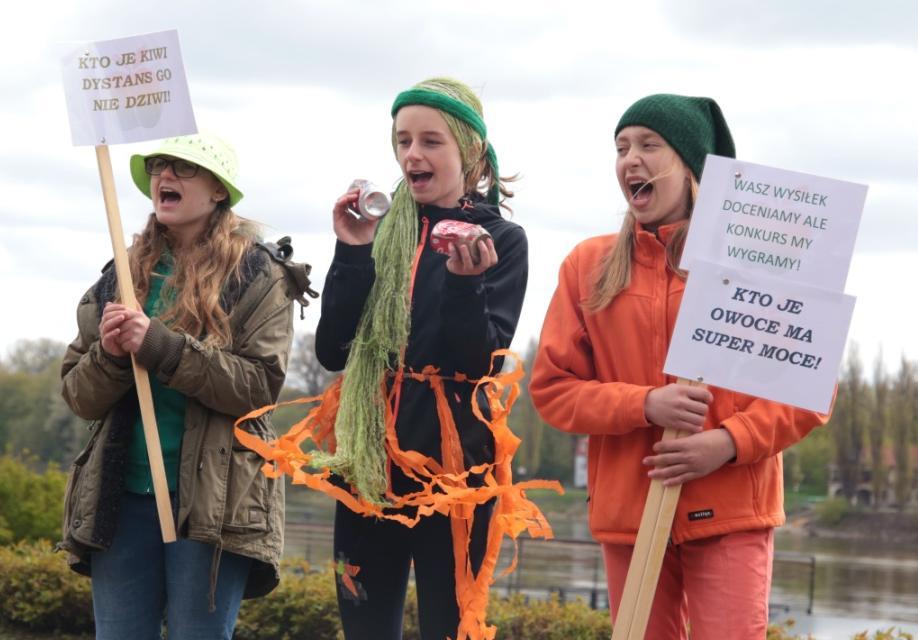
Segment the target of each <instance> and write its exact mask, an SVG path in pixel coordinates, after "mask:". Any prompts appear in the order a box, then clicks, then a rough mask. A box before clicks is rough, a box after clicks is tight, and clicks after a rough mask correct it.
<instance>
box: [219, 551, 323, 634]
mask: <svg viewBox="0 0 918 640" xmlns="http://www.w3.org/2000/svg"><path fill="white" fill-rule="evenodd" d="M340 629H341V623H340V621H339V619H338V601H337V600H336V596H335V579H334V577H333V576H332V574H331V571H330V570H326V571H319V572H310V570H309V564H308V563H306V562H305V561H297V562H289V563H285V564H284V573H283V579H282V580H281V583H280V585H279V586H278V587H277V589H275V590H274V591H272V592H271V593H270V594H269V595H268V596H266V597H264V598H257V599H254V600H246V601H244V602H243V603H242V608H241V609H240V611H239V621H238V622H237V623H236V635H235V637H236V638H237V639H238V640H258V639H260V638H277V640H292V639H294V638H314V639H315V640H336V639H337V638H338V632H339V631H340Z"/></svg>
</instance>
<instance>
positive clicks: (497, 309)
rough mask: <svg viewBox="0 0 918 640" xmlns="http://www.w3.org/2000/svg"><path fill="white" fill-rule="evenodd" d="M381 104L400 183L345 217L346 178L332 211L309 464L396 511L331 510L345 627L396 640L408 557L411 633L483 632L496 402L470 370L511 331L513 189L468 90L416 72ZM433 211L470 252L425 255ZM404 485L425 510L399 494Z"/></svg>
mask: <svg viewBox="0 0 918 640" xmlns="http://www.w3.org/2000/svg"><path fill="white" fill-rule="evenodd" d="M392 116H393V119H394V120H393V127H392V144H393V147H394V150H395V155H396V158H397V160H398V163H399V165H400V167H401V169H402V180H401V182H400V183H399V185H398V187H397V189H396V191H395V194H394V197H393V202H392V208H391V210H390V212H389V213H388V215H387V216H386V217H385V218H383V219H382V222H379V221H372V220H363V219H358V218H356V217H355V216H354V215H352V214H351V213H350V212H349V211H348V209H349V208H356V202H357V199H358V195H359V193H358V191H357V190H354V191H349V192H348V193H345V194H344V195H342V196H341V197H340V198H338V200H337V202H336V203H335V207H334V210H333V221H334V230H335V235H336V236H337V244H336V247H335V257H334V261H333V262H332V265H331V268H330V269H329V272H328V277H327V279H326V282H325V289H324V292H323V296H322V315H321V318H320V320H319V325H318V329H317V333H316V352H317V355H318V358H319V360H320V362H321V363H322V364H323V365H324V366H325V367H326V368H327V369H330V370H332V371H338V370H341V369H343V370H344V376H343V382H342V384H341V388H340V403H339V406H338V412H337V417H336V419H335V423H334V436H335V445H336V446H335V448H334V452H333V453H326V454H318V455H316V456H314V457H313V459H312V464H313V465H314V466H319V467H327V468H329V469H331V470H332V471H333V472H334V473H335V477H336V478H337V480H335V482H337V483H338V485H339V486H340V487H344V488H346V490H348V491H349V492H350V494H351V495H356V497H357V498H358V499H360V500H361V501H362V503H363V504H369V505H375V506H376V507H378V508H379V509H381V511H380V513H383V512H384V513H390V514H391V513H395V514H397V515H396V516H395V518H396V520H397V519H399V518H401V519H402V521H403V522H399V521H394V520H393V519H391V518H390V519H387V518H385V517H383V518H380V517H365V515H366V513H364V514H361V513H355V512H354V510H352V509H349V508H348V507H347V506H345V505H344V504H342V502H340V501H339V503H338V504H337V513H336V519H335V542H334V547H335V557H336V559H337V561H338V563H339V566H340V567H342V568H347V569H348V570H342V571H341V572H339V574H340V576H339V585H338V600H339V608H340V611H341V617H342V621H343V626H344V631H345V635H346V637H347V638H370V637H372V638H381V639H386V638H392V639H395V638H401V637H402V635H401V626H402V618H403V606H404V601H405V593H406V589H407V584H408V575H409V569H410V567H411V565H412V562H413V563H414V571H415V579H416V584H417V593H418V605H419V621H420V629H421V635H422V637H423V638H425V639H428V638H429V639H433V638H436V639H437V640H442V639H443V638H446V637H450V638H465V637H474V638H478V637H488V632H487V631H484V630H483V629H484V626H483V625H484V622H483V609H484V606H485V605H486V602H487V587H486V586H485V587H484V591H483V592H482V589H481V588H480V584H479V583H477V582H476V578H477V577H480V575H479V574H480V573H483V572H488V576H487V577H490V575H492V573H490V572H493V566H491V564H493V562H491V561H489V562H487V563H485V559H486V556H488V551H489V549H490V548H491V547H493V543H491V542H489V541H490V540H491V539H492V538H493V537H494V536H495V530H496V529H495V528H494V527H492V526H491V525H492V523H493V522H494V520H496V519H497V518H496V517H493V513H494V511H495V509H500V508H501V507H500V506H499V505H500V504H501V502H500V500H501V496H502V495H503V494H501V491H502V490H504V489H507V488H508V485H507V482H503V485H504V486H503V489H499V488H497V485H498V484H501V483H499V482H497V481H496V480H495V481H494V482H491V481H490V480H489V478H491V479H493V478H495V474H494V473H493V469H491V468H490V467H489V466H488V465H494V463H495V458H496V455H497V453H499V452H500V451H501V450H502V449H501V447H503V446H505V445H504V444H503V443H502V437H503V436H500V435H499V434H498V432H497V431H495V430H494V427H493V426H492V424H491V418H492V417H493V416H492V410H493V407H494V406H495V405H493V404H491V403H490V401H489V399H488V398H487V397H486V393H485V390H484V388H483V387H482V386H476V384H475V381H476V380H478V379H480V378H483V377H485V376H487V375H488V374H489V372H491V371H500V369H501V366H502V361H503V358H502V357H500V356H495V357H493V358H492V353H493V352H495V351H496V350H499V349H505V348H507V347H508V346H509V345H510V341H511V339H512V338H513V334H514V331H515V330H516V325H517V320H518V318H519V314H520V309H521V307H522V304H523V296H524V293H525V290H526V279H527V241H526V235H525V233H524V232H523V229H522V228H521V227H520V226H518V225H516V224H514V223H512V222H510V221H508V220H506V219H505V218H503V217H502V216H501V214H500V205H501V200H502V199H505V198H509V197H511V196H512V193H511V192H510V191H509V190H508V189H507V188H506V186H505V184H504V182H505V181H503V180H502V179H501V178H500V176H499V173H498V165H497V156H496V154H495V152H494V148H493V147H492V146H491V144H490V143H489V141H488V138H487V129H486V128H485V125H484V121H483V119H482V108H481V103H480V102H479V100H478V98H477V97H476V96H475V95H474V93H473V92H472V91H471V90H470V89H469V88H468V87H467V86H465V85H464V84H462V83H460V82H457V81H455V80H450V79H446V78H437V79H432V80H428V81H426V82H422V83H420V84H418V85H416V86H415V87H413V88H412V89H410V90H408V91H405V92H403V93H401V94H399V96H398V97H397V98H396V100H395V103H394V104H393V106H392ZM443 220H455V221H460V222H464V223H469V224H473V225H480V226H481V227H483V228H484V229H485V230H486V231H487V232H488V234H489V236H484V238H485V239H483V240H479V241H476V242H477V247H472V249H473V250H472V251H470V247H469V246H466V245H461V246H459V245H452V246H451V248H450V249H449V255H443V254H441V253H437V252H436V251H434V250H433V249H432V248H431V238H430V235H431V231H432V230H433V228H434V226H435V225H436V224H437V223H438V222H440V221H443ZM475 249H477V251H475ZM476 253H477V254H478V255H477V256H476V255H475V254H476ZM473 396H475V398H476V399H477V404H476V403H475V402H473ZM479 407H480V409H479ZM476 412H478V416H476ZM479 416H480V417H479ZM473 467H474V469H473ZM448 474H451V475H449V480H440V479H439V478H442V477H446V475H448ZM485 485H488V486H485ZM476 492H477V493H476ZM419 495H426V496H427V498H428V502H427V503H425V504H429V505H433V506H431V508H429V509H426V510H425V509H423V508H421V507H419V506H418V505H419V504H420V502H418V500H411V499H410V498H411V497H412V496H413V497H415V498H416V497H417V496H419ZM458 495H462V496H464V497H463V498H462V499H458V498H457V499H455V500H454V499H452V498H451V497H450V496H458ZM476 496H477V497H476ZM520 496H521V494H520ZM517 508H518V507H517ZM540 515H541V514H539V516H540ZM420 516H424V517H420ZM409 521H410V523H411V526H404V522H409ZM546 528H547V527H546ZM497 540H498V545H499V537H498V538H497ZM491 555H494V556H496V551H494V553H493V554H491ZM491 560H493V558H492V559H491ZM483 563H484V564H486V565H487V566H486V568H485V569H484V570H482V565H483ZM355 567H356V568H355ZM345 578H346V579H345ZM457 581H458V582H457ZM480 582H488V580H483V581H480ZM476 585H478V586H476ZM482 593H483V595H482ZM491 633H492V634H493V630H492V631H491ZM491 637H493V635H492V636H491Z"/></svg>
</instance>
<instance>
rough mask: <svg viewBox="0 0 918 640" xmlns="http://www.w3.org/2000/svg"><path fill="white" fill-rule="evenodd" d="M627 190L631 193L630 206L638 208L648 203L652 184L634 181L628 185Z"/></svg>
mask: <svg viewBox="0 0 918 640" xmlns="http://www.w3.org/2000/svg"><path fill="white" fill-rule="evenodd" d="M628 189H629V190H630V191H631V204H633V205H635V206H638V207H640V206H643V205H645V204H647V203H648V202H649V201H650V196H651V194H652V193H653V183H652V182H644V181H636V182H632V183H630V184H629V185H628Z"/></svg>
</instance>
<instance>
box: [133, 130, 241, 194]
mask: <svg viewBox="0 0 918 640" xmlns="http://www.w3.org/2000/svg"><path fill="white" fill-rule="evenodd" d="M151 156H172V157H173V158H181V159H182V160H187V161H188V162H193V163H195V164H196V165H198V166H200V167H204V168H205V169H207V170H208V171H210V172H211V173H212V174H214V176H215V177H216V178H217V180H219V181H220V182H222V183H223V186H224V187H226V190H227V191H228V192H229V206H231V207H234V206H236V203H238V202H239V201H240V200H242V192H241V191H240V190H239V189H237V188H236V184H235V183H236V179H237V176H238V175H239V160H238V159H237V158H236V151H235V150H234V149H233V147H231V146H230V145H229V143H227V142H226V141H225V140H223V139H221V138H219V137H217V136H215V135H213V134H209V133H195V134H192V135H190V136H179V137H178V138H166V139H165V140H163V141H162V144H160V146H159V148H157V149H156V150H155V151H153V152H151V153H148V154H146V155H142V154H137V155H133V156H131V177H132V178H134V184H136V185H137V188H138V189H140V192H141V193H142V194H143V195H145V196H147V197H148V198H150V197H151V196H150V175H149V174H148V173H147V171H146V169H145V168H144V162H145V161H146V159H147V158H149V157H151Z"/></svg>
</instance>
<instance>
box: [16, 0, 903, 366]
mask: <svg viewBox="0 0 918 640" xmlns="http://www.w3.org/2000/svg"><path fill="white" fill-rule="evenodd" d="M16 7H17V15H16V19H15V20H13V19H9V20H6V21H4V24H3V26H2V27H0V30H2V31H0V35H2V38H0V52H2V54H3V56H2V61H0V92H2V96H3V98H2V101H0V133H2V139H3V144H2V146H0V193H2V194H3V197H2V198H0V231H2V233H0V282H2V286H3V297H4V300H5V304H4V305H3V307H4V311H3V314H2V316H0V329H2V331H0V354H2V353H5V352H6V350H7V349H8V348H9V346H10V345H11V344H12V343H13V342H15V341H16V340H18V339H22V338H38V337H50V338H55V339H57V340H61V341H65V342H69V341H70V340H71V339H72V338H73V336H74V335H75V331H76V322H75V313H74V311H75V308H76V305H77V302H78V301H79V298H80V296H81V295H82V293H83V292H84V291H85V289H86V288H88V287H89V286H90V285H91V284H92V283H93V282H94V281H95V279H96V277H97V274H98V271H99V269H100V268H101V267H102V265H104V264H105V263H106V262H107V261H108V260H109V258H110V256H111V245H110V241H109V238H108V231H107V227H106V222H105V211H104V206H103V203H102V198H101V190H100V187H99V179H98V173H97V171H96V167H95V155H94V154H93V152H92V149H91V148H90V147H73V146H71V142H70V131H69V124H68V122H67V112H66V107H65V101H64V95H63V89H62V82H61V68H60V67H61V56H62V55H63V54H64V53H65V52H66V51H67V49H68V45H67V43H68V42H71V43H72V42H83V41H94V40H105V39H112V38H119V37H124V36H128V35H134V34H139V33H146V32H153V31H160V30H164V29H172V28H176V29H178V32H179V38H180V41H181V45H182V54H183V58H184V65H185V71H186V75H187V77H188V82H189V88H190V92H191V97H192V101H193V103H194V108H195V114H196V118H197V122H198V125H199V127H202V128H206V129H210V130H213V131H217V132H220V133H221V134H222V135H224V137H226V138H228V139H229V140H231V141H232V142H233V143H234V145H235V146H236V148H237V151H238V152H239V155H240V159H241V164H242V173H241V177H240V180H239V183H240V187H241V189H242V190H243V191H244V192H245V194H246V197H245V199H244V200H243V201H242V203H241V205H240V206H239V207H238V211H239V213H241V214H242V215H245V216H248V217H251V218H255V219H257V220H259V221H261V222H263V223H265V224H266V225H267V227H268V228H267V231H266V235H267V236H268V237H269V238H273V237H279V236H281V235H288V234H289V235H292V236H293V237H294V241H295V251H296V257H297V258H299V259H300V260H305V261H307V262H310V263H311V264H312V265H313V267H314V274H315V281H316V282H318V283H319V288H320V287H321V282H322V280H323V279H324V275H325V271H326V269H327V267H328V264H329V262H330V259H331V254H332V249H333V235H332V234H331V222H330V221H331V215H330V211H331V206H332V204H333V202H334V200H335V198H336V197H337V196H338V195H339V194H340V193H341V192H342V191H343V190H344V189H345V188H346V187H347V185H348V184H349V183H350V181H351V180H352V179H353V178H355V177H366V178H370V179H372V180H373V181H375V182H377V183H380V184H383V185H393V184H394V183H395V181H396V179H397V178H398V166H397V164H396V162H395V161H394V159H393V157H392V150H391V146H390V141H389V127H390V117H389V107H390V105H391V101H392V99H393V97H394V96H395V95H396V94H397V93H398V92H399V91H401V90H403V89H405V88H407V87H409V86H410V85H412V84H414V83H416V82H418V81H420V80H422V79H424V78H427V77H431V76H435V75H450V76H454V77H456V78H459V79H461V80H463V81H465V82H467V83H468V84H470V85H471V86H472V87H473V88H475V89H476V90H477V91H478V92H479V93H480V95H481V96H482V99H483V101H484V105H485V120H486V122H487V124H488V129H489V134H490V138H491V140H492V142H493V144H494V145H495V148H496V150H497V152H498V155H499V158H500V166H501V169H502V172H503V173H507V174H510V173H519V174H520V176H521V179H520V181H519V182H518V183H517V184H516V186H517V194H518V195H517V197H516V198H514V199H513V201H512V205H513V207H514V211H515V213H514V220H515V221H516V222H518V223H520V224H522V225H523V226H524V227H525V228H526V230H527V233H528V234H529V239H530V252H531V253H530V255H531V265H530V281H529V290H528V293H527V298H526V304H525V306H524V308H523V316H522V318H521V321H520V327H519V330H518V333H517V340H516V342H515V343H514V346H516V347H517V348H520V349H522V348H524V347H525V344H526V342H527V341H528V340H529V339H530V338H531V337H535V336H537V335H538V332H539V329H540V327H541V322H542V318H543V315H544V312H545V309H546V307H547V305H548V300H549V298H550V296H551V293H552V291H553V290H554V286H555V283H556V277H557V269H558V267H559V265H560V263H561V260H562V259H563V257H564V256H565V255H566V254H567V253H568V252H569V251H570V249H571V248H572V247H573V246H574V245H575V244H576V243H577V242H578V241H580V240H582V239H584V238H586V237H589V236H592V235H597V234H601V233H608V232H611V231H615V230H617V229H618V228H619V226H620V225H621V219H622V212H623V210H624V200H623V198H622V196H621V194H620V192H619V189H618V187H617V185H616V183H615V177H614V173H613V164H614V147H613V143H612V131H613V129H614V126H615V124H616V122H617V120H618V117H619V116H620V115H621V113H622V112H623V110H624V109H625V108H627V107H628V106H629V105H630V104H631V103H632V102H633V101H634V100H636V99H637V98H640V97H642V96H644V95H647V94H649V93H659V92H672V93H683V94H691V95H706V96H711V97H714V98H715V99H716V100H717V101H718V102H719V103H720V105H721V107H722V109H723V111H724V113H725V115H726V118H727V120H728V122H729V124H730V127H731V129H732V131H733V137H734V139H735V141H736V147H737V153H738V157H739V158H740V159H743V160H747V161H750V162H756V163H760V164H766V165H772V166H776V167H781V168H786V169H791V170H795V171H802V172H806V173H813V174H817V175H822V176H827V177H832V178H838V179H842V180H848V181H852V182H858V183H862V184H868V185H869V192H868V196H867V204H866V207H865V210H864V216H863V220H862V222H861V227H860V233H859V237H858V241H857V244H856V250H855V256H854V260H853V262H852V265H851V270H850V273H849V277H848V284H847V288H846V290H847V292H848V293H850V294H852V295H854V296H857V298H858V302H857V306H856V310H855V314H854V320H853V323H852V327H851V333H850V338H851V339H852V340H855V341H856V342H857V343H858V344H859V345H860V350H861V353H862V355H863V356H864V358H865V360H867V362H868V363H871V362H872V361H873V358H874V357H875V355H876V353H877V352H878V350H879V349H880V348H881V346H882V350H883V353H884V357H885V359H886V361H887V362H888V363H889V364H890V365H892V364H894V363H896V362H897V361H898V359H899V357H900V356H901V355H903V354H904V355H905V356H906V357H908V358H910V359H918V332H916V330H915V328H914V320H913V319H914V317H915V315H916V307H918V303H916V301H915V296H914V295H913V294H912V292H911V290H910V289H911V287H910V286H909V283H910V281H911V278H912V277H913V274H914V273H915V271H916V266H918V210H916V204H918V182H916V180H915V177H916V176H918V153H916V149H918V122H916V117H918V109H916V106H918V99H916V98H918V89H916V83H915V81H914V77H915V70H916V69H918V4H916V3H913V2H909V1H906V0H901V1H898V2H897V1H894V0H886V1H883V0H878V1H875V2H872V3H864V2H853V1H848V2H838V1H831V2H830V1H828V0H814V1H810V2H799V1H796V0H780V1H777V2H770V3H761V2H751V1H747V0H739V1H738V0H731V1H730V2H727V1H725V0H715V1H705V2H701V1H695V0H656V1H654V0H642V2H632V3H624V2H612V1H610V2H605V3H599V2H583V1H581V0H567V1H566V2H563V3H558V2H545V3H541V2H533V1H532V0H529V1H527V2H522V1H516V0H513V1H507V0H500V1H497V0H490V1H486V2H480V1H477V0H466V1H465V2H463V3H461V4H460V3H445V2H444V3H439V2H430V1H427V2H420V1H413V0H402V1H391V2H386V1H376V2H335V3H332V2H312V1H299V2H294V1H272V2H265V3H259V4H257V5H256V4H255V3H252V2H250V1H245V2H242V1H238V0H221V1H219V2H217V1H215V0H204V1H202V2H195V3H193V4H192V3H188V2H168V1H158V2H149V3H137V2H133V3H124V2H115V1H107V0H83V1H81V2H79V3H77V2H72V3H69V2H68V3H64V2H60V3H57V4H56V5H55V3H38V2H33V3H17V5H16ZM189 7H193V9H190V8H189ZM10 17H12V16H10ZM150 148H151V143H143V144H137V145H119V146H113V147H112V148H111V151H112V159H113V162H114V166H115V179H116V183H117V188H118V192H119V201H120V206H121V213H122V218H123V224H124V228H125V230H126V232H128V233H131V232H133V231H136V230H138V229H139V228H140V227H141V226H142V224H143V221H144V219H145V216H146V215H147V214H148V213H149V211H150V209H151V208H150V206H149V201H148V200H146V199H145V198H144V197H143V196H141V195H140V194H139V192H137V190H136V188H135V187H134V186H133V183H132V182H131V179H130V175H129V172H128V158H129V157H130V155H131V154H132V153H137V152H142V151H146V150H148V149H150ZM903 285H905V286H906V287H908V289H903ZM317 319H318V307H317V306H315V307H312V308H310V309H309V310H308V311H307V319H306V320H305V321H298V324H297V326H298V329H299V330H301V331H310V330H312V329H313V328H314V326H315V323H316V321H317Z"/></svg>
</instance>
